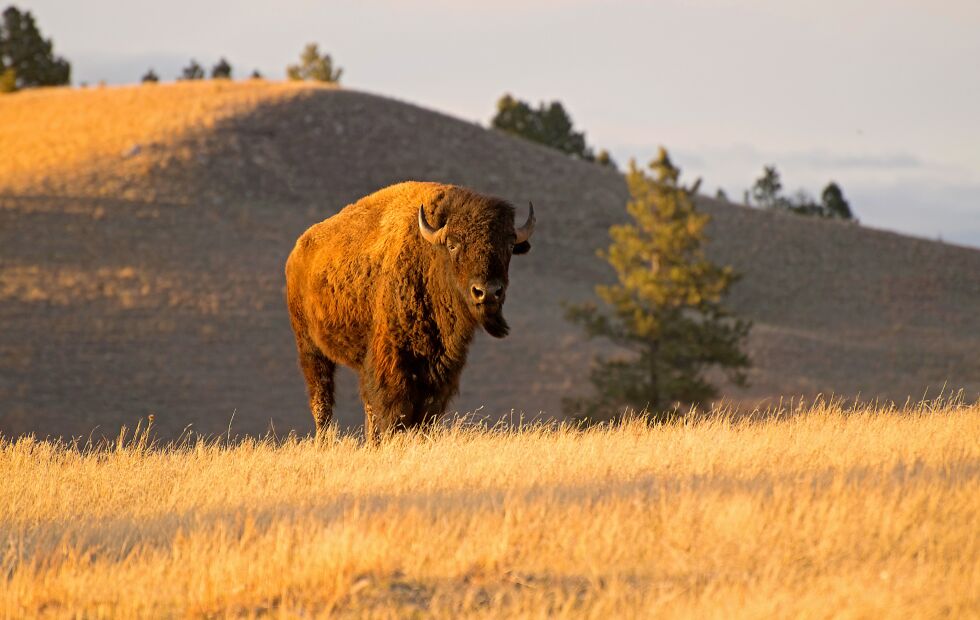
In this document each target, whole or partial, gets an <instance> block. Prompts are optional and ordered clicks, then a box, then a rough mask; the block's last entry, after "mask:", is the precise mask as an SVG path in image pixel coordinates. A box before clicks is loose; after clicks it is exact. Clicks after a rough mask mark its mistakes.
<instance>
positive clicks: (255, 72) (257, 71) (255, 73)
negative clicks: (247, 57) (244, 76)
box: [249, 69, 263, 80]
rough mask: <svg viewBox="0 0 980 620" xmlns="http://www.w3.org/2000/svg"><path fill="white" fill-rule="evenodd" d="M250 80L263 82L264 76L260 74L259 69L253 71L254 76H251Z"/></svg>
mask: <svg viewBox="0 0 980 620" xmlns="http://www.w3.org/2000/svg"><path fill="white" fill-rule="evenodd" d="M249 79H252V80H261V79H263V78H262V74H261V73H259V70H258V69H253V70H252V75H250V76H249Z"/></svg>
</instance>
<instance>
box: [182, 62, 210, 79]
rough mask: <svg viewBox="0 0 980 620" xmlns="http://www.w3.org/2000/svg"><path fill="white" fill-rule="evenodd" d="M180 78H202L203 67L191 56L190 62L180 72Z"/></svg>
mask: <svg viewBox="0 0 980 620" xmlns="http://www.w3.org/2000/svg"><path fill="white" fill-rule="evenodd" d="M180 79H182V80H203V79H204V68H203V67H202V66H201V65H199V64H197V61H196V60H194V59H193V58H192V59H191V62H190V64H188V65H187V66H186V67H184V69H183V71H182V72H181V75H180Z"/></svg>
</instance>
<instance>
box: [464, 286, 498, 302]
mask: <svg viewBox="0 0 980 620" xmlns="http://www.w3.org/2000/svg"><path fill="white" fill-rule="evenodd" d="M470 295H472V296H473V301H475V302H476V303H478V304H480V303H486V302H492V303H496V302H498V301H500V298H501V297H503V295H504V285H503V284H501V283H500V282H485V283H478V284H473V285H472V286H470Z"/></svg>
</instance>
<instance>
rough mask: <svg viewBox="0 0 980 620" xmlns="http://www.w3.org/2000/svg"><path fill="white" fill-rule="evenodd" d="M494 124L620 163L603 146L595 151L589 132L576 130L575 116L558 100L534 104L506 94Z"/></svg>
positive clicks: (577, 152)
mask: <svg viewBox="0 0 980 620" xmlns="http://www.w3.org/2000/svg"><path fill="white" fill-rule="evenodd" d="M490 125H491V126H492V127H493V128H494V129H499V130H501V131H505V132H507V133H510V134H514V135H517V136H520V137H522V138H525V139H527V140H531V141H532V142H537V143H539V144H543V145H545V146H550V147H551V148H553V149H558V150H559V151H561V152H563V153H567V154H569V155H573V156H575V157H579V158H581V159H585V160H588V161H594V162H596V163H599V164H601V165H603V166H610V167H613V168H615V167H616V162H614V161H613V159H612V157H611V156H610V155H609V152H608V151H605V150H602V151H600V152H599V154H598V155H596V154H595V153H594V152H593V150H592V149H591V148H590V147H589V146H588V145H587V144H586V142H585V134H584V133H583V132H581V131H575V127H574V125H573V123H572V119H571V117H570V116H569V115H568V112H566V111H565V107H564V106H563V105H562V104H561V103H560V102H558V101H552V102H551V103H549V104H547V105H546V104H544V103H541V104H539V105H538V107H537V108H532V107H531V106H530V105H529V104H528V103H527V102H525V101H521V100H519V99H515V98H514V97H512V96H511V95H509V94H506V95H504V96H503V97H501V98H500V99H499V100H498V101H497V114H496V115H495V116H494V117H493V119H492V120H491V121H490Z"/></svg>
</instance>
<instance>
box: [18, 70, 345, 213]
mask: <svg viewBox="0 0 980 620" xmlns="http://www.w3.org/2000/svg"><path fill="white" fill-rule="evenodd" d="M317 88H327V87H325V86H320V85H316V84H312V83H308V82H266V81H264V80H248V81H241V82H233V81H229V80H205V81H193V82H178V83H175V84H144V85H140V86H122V87H111V88H106V87H100V88H86V89H77V88H70V87H64V88H42V89H35V90H25V91H23V92H19V93H15V94H11V95H5V96H3V97H0V144H2V145H3V164H2V165H0V191H3V192H11V193H16V192H28V193H30V192H36V191H38V189H39V188H42V187H43V186H44V185H48V184H50V183H51V182H52V181H53V180H57V181H58V183H57V186H58V187H64V186H66V185H67V186H69V187H70V186H71V185H70V184H69V183H66V179H65V177H68V178H71V177H78V176H82V175H84V174H85V173H87V172H89V171H91V170H92V169H98V168H104V167H114V166H118V165H119V164H120V161H121V160H123V159H125V158H126V157H127V156H129V155H131V154H134V153H135V151H134V149H135V148H139V149H142V150H146V149H148V148H157V149H170V151H171V152H170V155H171V156H172V157H174V158H176V159H190V158H192V157H193V156H194V155H195V154H194V153H193V152H190V151H188V152H184V151H182V150H180V149H179V148H175V145H176V143H177V142H179V140H180V139H181V138H182V137H184V136H185V135H186V134H188V133H199V132H207V131H209V130H213V129H214V128H215V126H216V125H217V124H218V123H220V122H221V121H222V120H225V119H228V118H231V117H234V116H240V115H243V114H247V113H248V112H249V111H251V110H254V109H255V108H256V107H257V106H259V105H261V104H263V103H269V102H275V101H279V100H282V99H284V98H288V97H292V96H295V95H296V94H298V93H302V92H304V91H309V90H311V89H317ZM134 163H143V164H144V166H145V167H146V169H144V170H127V172H128V174H130V175H135V174H140V173H142V174H150V173H151V172H152V166H153V165H159V162H154V161H146V160H145V158H144V159H143V160H138V161H137V162H134ZM75 189H76V191H77V187H75ZM113 189H114V190H116V191H115V192H114V193H115V194H117V195H118V194H119V193H120V192H119V191H118V189H119V188H115V187H113ZM96 193H98V192H96Z"/></svg>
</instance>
